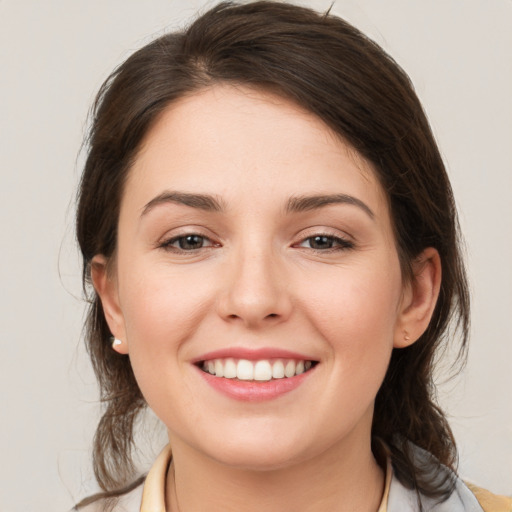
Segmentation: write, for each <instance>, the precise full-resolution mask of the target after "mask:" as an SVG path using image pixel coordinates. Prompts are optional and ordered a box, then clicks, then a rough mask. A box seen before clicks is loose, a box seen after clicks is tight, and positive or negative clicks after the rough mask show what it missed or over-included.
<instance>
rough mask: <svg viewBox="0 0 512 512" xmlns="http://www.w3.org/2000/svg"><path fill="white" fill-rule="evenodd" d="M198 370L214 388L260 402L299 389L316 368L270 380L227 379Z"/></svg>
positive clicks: (245, 399)
mask: <svg viewBox="0 0 512 512" xmlns="http://www.w3.org/2000/svg"><path fill="white" fill-rule="evenodd" d="M197 371H198V372H199V373H200V374H201V376H202V377H203V379H204V380H205V381H206V382H207V383H208V384H209V385H210V386H211V387H212V388H214V389H215V390H217V391H219V392H220V393H222V394H224V395H226V396H228V397H230V398H235V399H236V400H243V401H247V402H260V401H263V400H273V399H275V398H278V397H280V396H282V395H285V394H286V393H289V392H290V391H293V390H294V389H297V388H298V387H299V386H300V385H301V384H302V383H303V382H304V381H305V380H306V379H307V378H308V377H309V375H310V374H311V373H312V372H313V371H314V368H312V369H310V370H308V371H307V372H304V373H301V374H300V375H295V377H285V378H282V379H272V380H268V381H254V380H250V381H245V380H237V379H226V378H224V377H215V376H213V375H211V374H209V373H206V372H204V371H203V370H201V369H200V368H197Z"/></svg>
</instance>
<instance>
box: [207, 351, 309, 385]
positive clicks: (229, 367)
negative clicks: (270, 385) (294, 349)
mask: <svg viewBox="0 0 512 512" xmlns="http://www.w3.org/2000/svg"><path fill="white" fill-rule="evenodd" d="M312 366H313V363H312V361H304V360H298V361H295V360H293V359H284V360H283V359H275V360H272V361H269V360H267V359H262V360H260V361H249V360H248V359H239V360H235V359H233V358H231V357H229V358H227V359H211V360H208V361H203V364H202V369H203V370H204V371H205V372H207V373H210V374H211V375H215V376H216V377H224V378H226V379H235V378H238V379H239V380H256V381H269V380H271V379H283V378H285V377H287V378H290V377H293V376H295V375H300V374H302V373H304V372H306V371H308V370H309V369H311V367H312Z"/></svg>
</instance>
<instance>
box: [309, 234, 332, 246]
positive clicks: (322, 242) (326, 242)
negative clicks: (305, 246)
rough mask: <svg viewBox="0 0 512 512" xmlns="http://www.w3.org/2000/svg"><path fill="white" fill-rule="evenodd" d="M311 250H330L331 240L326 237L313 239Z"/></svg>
mask: <svg viewBox="0 0 512 512" xmlns="http://www.w3.org/2000/svg"><path fill="white" fill-rule="evenodd" d="M312 245H313V249H330V248H332V240H331V239H330V238H329V237H327V236H315V237H313V244H312Z"/></svg>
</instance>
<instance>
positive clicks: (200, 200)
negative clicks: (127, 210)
mask: <svg viewBox="0 0 512 512" xmlns="http://www.w3.org/2000/svg"><path fill="white" fill-rule="evenodd" d="M166 203H175V204H183V205H185V206H190V207H191V208H198V209H200V210H205V211H208V212H222V211H224V210H225V209H226V208H225V206H224V204H223V201H222V199H220V198H216V197H214V196H211V195H207V194H191V193H188V192H174V191H166V192H162V193H161V194H160V195H158V196H156V197H155V198H153V199H151V201H149V203H147V204H146V206H144V208H143V209H142V214H141V217H143V216H144V215H146V214H147V213H148V212H150V211H151V210H152V209H153V208H155V206H158V205H161V204H166Z"/></svg>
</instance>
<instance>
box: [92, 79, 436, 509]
mask: <svg viewBox="0 0 512 512" xmlns="http://www.w3.org/2000/svg"><path fill="white" fill-rule="evenodd" d="M169 191H180V192H186V193H194V194H198V193H200V194H209V195H211V196H213V197H215V198H216V199H217V200H218V201H219V202H220V203H222V205H223V206H224V211H222V212H219V211H206V210H204V209H201V208H196V207H191V206H186V205H183V204H178V203H176V202H173V201H160V202H159V201H157V202H156V204H155V202H154V201H153V200H154V199H155V198H157V197H160V196H161V195H162V194H163V193H167V192H169ZM312 194H315V195H316V194H344V195H346V196H350V197H352V198H355V199H357V200H358V201H360V202H361V203H362V204H364V206H361V205H360V204H350V203H335V204H329V205H324V206H322V207H318V208H314V209H311V210H306V211H293V212H287V211H286V205H287V204H288V202H289V200H290V198H292V197H300V196H306V195H312ZM151 201H153V203H151ZM150 203H151V204H150ZM148 205H149V206H148ZM365 207H366V208H367V209H368V210H369V211H371V213H369V211H367V210H366V209H365ZM187 234H196V235H201V236H202V237H203V241H204V244H203V246H201V244H200V243H199V244H196V246H194V247H196V248H193V249H192V250H183V249H182V250H180V249H179V243H180V241H179V239H177V238H176V237H179V236H181V237H183V236H185V235H187ZM315 235H324V236H327V237H329V238H327V239H324V242H326V243H324V244H323V245H320V246H319V245H315V243H314V242H315V240H314V238H313V237H314V236H315ZM181 241H182V242H183V239H181ZM329 245H332V247H330V248H329V247H328V246H329ZM413 267H414V270H415V274H416V276H415V279H414V280H413V282H404V281H403V279H402V274H401V269H400V264H399V260H398V255H397V251H396V247H395V240H394V237H393V229H392V223H391V219H390V214H389V209H388V204H387V200H386V196H385V193H384V191H383V189H382V187H381V186H380V185H379V183H378V181H377V179H376V176H375V173H374V170H373V169H372V167H371V165H370V164H369V163H368V162H366V161H365V160H364V159H363V158H362V157H361V156H360V155H359V154H357V153H356V152H355V150H353V149H352V148H351V147H350V146H348V145H347V144H346V143H344V142H343V141H342V140H341V139H340V138H339V137H338V136H336V135H335V134H334V133H333V132H332V131H331V130H329V128H328V127H326V126H325V125H324V123H323V122H322V121H321V120H319V119H318V118H316V117H315V116H314V115H312V114H310V113H308V112H305V111H304V110H302V109H301V108H299V107H298V106H296V105H294V104H293V103H290V102H288V101H287V100H285V99H282V98H279V97H276V96H273V95H271V94H268V93H264V92H261V91H256V90H249V89H245V88H234V87H232V86H227V85H218V86H214V87H211V88H208V89H206V90H204V91H201V92H200V93H196V94H194V95H192V96H189V97H187V98H183V99H181V100H179V101H178V102H176V103H175V104H173V105H171V106H169V107H168V108H167V110H166V111H165V112H164V113H163V115H162V116H161V117H160V118H159V119H158V121H157V122H156V124H155V125H154V126H153V128H152V129H151V130H150V132H149V133H148V134H147V136H146V138H145V140H144V143H143V145H142V147H141V149H140V151H139V154H138V157H137V158H136V160H135V163H134V165H133V168H132V169H131V170H130V174H129V177H128V180H127V183H126V187H125V190H124V194H123V199H122V204H121V212H120V218H119V231H118V248H117V251H116V259H115V261H110V262H109V261H107V259H106V258H105V257H103V256H102V255H98V256H96V257H95V258H94V261H93V281H94V284H95V287H96V290H97V292H98V293H99V295H100V297H101V299H102V302H103V306H104V309H105V314H106V317H107V321H108V323H109V326H110V328H111V330H112V333H113V334H114V335H115V336H116V337H117V338H120V339H121V340H122V341H123V343H122V344H121V345H120V346H119V347H116V350H118V351H119V352H121V353H124V354H129V357H130V361H131V363H132V366H133V369H134V372H135V375H136V378H137V381H138V383H139V386H140V388H141V390H142V392H143V394H144V396H145V398H146V400H147V402H148V404H149V406H150V407H151V408H152V409H153V410H154V411H155V413H156V414H157V415H158V416H159V417H160V418H161V420H162V421H163V422H164V423H165V425H166V426H167V429H168V432H169V439H170V442H171V445H172V447H173V465H172V468H171V471H169V474H168V479H167V495H166V496H167V497H166V499H167V505H168V508H169V509H170V510H178V509H179V510H180V511H181V512H188V511H192V510H206V509H208V510H213V511H224V512H225V511H230V510H233V511H235V510H236V511H239V510H244V511H252V510H261V509H262V508H264V509H265V510H267V511H274V510H275V511H282V510H295V511H308V512H313V511H317V510H322V511H326V510H328V511H330V510H332V511H334V510H339V503H340V502H342V503H344V508H343V510H354V511H356V510H361V511H363V510H364V511H370V510H377V508H378V506H379V503H380V500H381V496H382V492H383V485H384V472H383V470H382V469H381V468H380V467H379V466H378V465H377V463H376V461H375V459H374V458H373V455H372V452H371V449H370V434H371V423H372V416H373V406H374V400H375V396H376V394H377V391H378V389H379V386H380V384H381V382H382V380H383V378H384V375H385V372H386V369H387V366H388V363H389V359H390V356H391V351H392V349H393V347H397V348H400V347H404V346H406V345H408V344H411V343H413V342H414V341H415V340H416V339H417V338H418V337H419V336H420V335H421V334H422V333H423V331H424V330H425V329H426V327H427V325H428V322H429V320H430V317H431V315H432V311H433V308H434V306H435V302H436V299H437V295H438V291H439V282H440V275H441V268H440V262H439V256H438V254H437V252H436V251H435V250H434V249H426V250H425V251H424V252H423V254H422V255H421V256H420V257H419V258H418V260H417V261H416V262H414V264H413ZM232 346H235V347H246V348H261V347H267V348H268V347H277V348H281V349H286V350H292V351H295V352H299V353H301V354H305V355H307V356H308V357H309V358H311V359H314V360H316V361H319V364H318V365H317V366H316V367H315V368H314V372H313V373H311V375H310V376H309V377H308V378H307V379H306V380H305V381H304V383H303V384H302V385H301V386H299V387H298V388H297V389H295V390H293V391H292V392H290V393H288V394H285V395H283V396H280V397H278V398H276V399H274V400H267V401H263V402H242V401H239V400H234V399H232V398H228V397H226V396H224V395H222V394H220V393H219V392H218V391H216V390H214V389H212V388H211V387H210V386H209V385H207V384H206V383H205V382H204V380H203V379H202V378H201V376H200V375H199V374H198V371H197V368H195V367H194V365H193V364H192V361H193V360H194V359H195V358H197V357H199V356H200V355H202V354H204V353H206V352H209V351H212V350H218V349H224V348H226V347H232ZM178 507H179V508H178Z"/></svg>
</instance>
